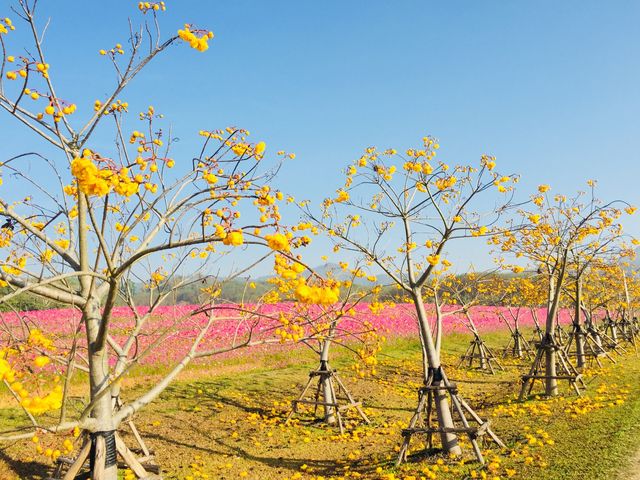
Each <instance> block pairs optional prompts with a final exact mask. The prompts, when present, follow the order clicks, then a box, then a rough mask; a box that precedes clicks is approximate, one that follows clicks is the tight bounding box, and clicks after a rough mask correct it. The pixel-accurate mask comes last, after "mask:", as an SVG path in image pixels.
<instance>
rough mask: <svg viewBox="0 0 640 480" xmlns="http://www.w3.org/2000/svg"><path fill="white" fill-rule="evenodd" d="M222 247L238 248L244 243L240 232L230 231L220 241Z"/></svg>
mask: <svg viewBox="0 0 640 480" xmlns="http://www.w3.org/2000/svg"><path fill="white" fill-rule="evenodd" d="M222 243H223V244H224V245H230V246H233V247H239V246H240V245H242V244H243V243H244V236H243V234H242V230H232V231H230V232H228V233H226V234H225V235H224V238H223V239H222Z"/></svg>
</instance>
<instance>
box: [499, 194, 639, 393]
mask: <svg viewBox="0 0 640 480" xmlns="http://www.w3.org/2000/svg"><path fill="white" fill-rule="evenodd" d="M589 186H590V191H589V192H579V193H578V194H577V195H576V196H574V197H572V198H570V197H567V196H566V195H562V194H553V193H551V189H550V187H549V186H548V185H540V186H539V187H538V191H537V193H536V194H534V195H533V196H532V198H531V200H532V201H531V204H530V205H531V208H530V209H521V210H520V211H519V217H520V220H519V221H517V223H518V224H517V226H515V227H514V226H511V227H510V228H508V229H506V230H505V231H504V232H502V233H501V234H497V235H495V236H493V237H492V238H491V241H490V243H493V244H495V245H497V246H500V250H501V252H509V253H511V254H512V255H513V257H514V260H517V259H526V260H527V261H529V262H530V263H531V267H532V269H533V270H537V271H538V273H539V275H541V276H543V277H546V284H547V285H548V295H547V302H546V303H547V314H546V315H547V318H546V322H545V328H544V335H543V338H542V339H541V341H540V342H539V343H538V345H537V354H536V357H535V359H534V361H533V364H532V367H531V369H530V371H529V373H528V374H527V375H525V376H523V385H522V389H521V391H520V398H521V399H522V398H524V397H525V396H526V394H527V393H528V392H531V390H532V388H533V385H534V383H535V381H536V380H543V381H544V383H545V394H546V395H550V396H553V395H557V394H558V380H559V379H567V380H569V382H570V383H571V385H572V386H573V387H574V388H575V390H576V392H578V387H579V384H580V383H581V378H580V376H579V374H578V373H577V371H576V370H575V369H574V368H573V367H572V366H571V365H570V364H569V362H568V360H567V358H566V354H565V353H564V350H563V349H562V345H560V344H559V342H558V341H557V339H556V338H555V336H554V335H555V333H556V327H557V325H558V322H557V316H558V312H559V308H560V305H561V301H562V298H563V296H564V295H565V293H566V292H567V286H568V285H569V284H571V283H573V285H574V289H575V291H576V292H577V294H575V295H574V298H573V304H574V306H575V312H576V314H575V319H574V325H578V324H579V323H578V322H580V318H581V311H580V304H581V300H580V290H579V288H580V278H581V275H582V274H583V272H584V271H585V270H586V269H587V268H588V266H589V265H590V264H591V262H592V261H593V260H594V259H596V258H598V257H599V256H602V255H608V254H609V252H610V251H611V250H612V249H613V248H614V245H615V241H616V239H618V238H619V237H620V235H621V233H622V227H621V225H620V224H619V222H617V220H618V219H619V218H620V216H621V215H622V213H623V210H622V209H623V208H626V209H627V211H628V213H633V210H632V208H631V207H629V206H628V205H627V204H625V203H624V202H619V201H614V202H610V203H606V204H604V203H602V202H600V201H599V200H598V199H597V198H596V197H595V193H594V182H589ZM501 261H504V258H502V259H501ZM505 265H506V266H507V267H508V268H511V269H512V270H514V271H521V270H523V269H524V267H522V266H520V265H517V264H516V265H510V264H509V262H506V261H505ZM572 271H573V273H574V276H573V282H571V273H572ZM576 332H577V331H576Z"/></svg>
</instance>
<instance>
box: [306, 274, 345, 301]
mask: <svg viewBox="0 0 640 480" xmlns="http://www.w3.org/2000/svg"><path fill="white" fill-rule="evenodd" d="M295 297H296V300H298V301H299V302H302V303H308V304H314V305H331V304H332V303H336V302H337V301H338V300H339V298H340V282H337V281H335V280H328V281H327V282H326V283H324V284H322V285H308V284H307V281H306V280H305V279H299V280H298V286H297V287H296V290H295Z"/></svg>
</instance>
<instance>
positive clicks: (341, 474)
mask: <svg viewBox="0 0 640 480" xmlns="http://www.w3.org/2000/svg"><path fill="white" fill-rule="evenodd" d="M468 341H469V338H468V337H467V336H465V335H460V334H451V335H449V336H448V337H447V341H446V343H445V347H446V355H445V362H446V364H447V372H448V375H449V377H450V378H451V379H452V380H454V381H455V382H456V383H457V384H458V386H459V389H460V393H461V395H462V396H463V397H464V398H466V399H467V400H468V401H469V403H470V404H471V405H473V406H474V408H476V409H477V411H478V412H479V413H480V414H481V416H483V417H485V418H490V419H491V421H492V428H493V429H494V430H495V431H496V433H498V435H499V436H500V437H501V438H502V439H503V440H504V442H505V443H506V444H507V446H508V448H507V449H506V450H504V451H499V450H498V449H495V448H493V446H492V445H486V447H487V448H485V450H484V453H485V457H486V458H487V465H486V466H485V467H484V468H482V467H481V466H480V465H479V464H478V463H477V462H475V461H474V459H473V458H472V455H471V449H470V447H469V444H468V442H464V445H463V449H464V452H465V456H464V457H463V459H462V460H460V459H449V458H446V457H444V456H441V455H438V454H435V455H432V456H429V457H425V456H424V455H421V452H420V450H422V448H424V444H421V440H420V439H419V438H416V440H414V441H413V442H412V450H411V452H412V456H411V457H410V462H409V463H407V464H405V465H403V466H402V467H400V468H395V467H394V460H395V458H396V456H397V450H398V447H399V445H400V440H401V436H400V431H401V429H402V428H403V427H405V426H406V424H407V422H408V421H409V418H410V417H411V414H412V410H413V408H415V405H416V398H417V394H416V389H417V388H418V386H419V382H420V370H419V368H420V355H419V348H418V345H417V343H416V342H414V341H410V340H406V339H395V340H392V341H389V342H388V344H387V345H386V347H385V348H384V350H383V352H382V354H381V355H380V366H379V368H378V374H377V375H376V376H375V377H370V378H364V379H361V378H355V375H353V374H352V373H351V372H352V370H351V369H350V362H351V359H350V356H349V355H348V354H346V353H340V352H336V353H337V355H336V360H335V362H334V366H335V367H337V368H338V369H339V372H340V374H341V376H342V377H343V379H344V380H345V381H346V383H347V384H348V386H349V387H350V388H351V390H352V393H353V394H354V395H355V396H356V397H357V399H360V400H363V401H364V404H365V408H366V413H367V415H368V416H369V418H370V419H371V420H372V423H371V425H364V424H362V423H360V422H358V421H357V419H356V417H355V416H349V420H348V422H347V432H346V433H345V434H344V435H340V434H339V432H338V431H337V427H336V428H334V427H328V426H325V425H323V424H320V423H317V422H314V421H313V418H312V415H311V412H306V413H304V412H303V413H300V414H299V415H297V416H296V417H295V420H294V421H293V422H291V423H290V424H288V425H285V424H284V418H285V416H286V414H287V412H288V409H289V405H290V400H291V399H293V398H295V397H296V396H297V394H298V393H299V391H300V390H301V388H302V386H303V385H304V384H305V383H306V381H307V378H308V377H307V375H308V372H309V370H310V369H312V368H314V367H315V366H316V365H315V359H314V358H313V356H312V355H311V353H310V352H307V351H305V350H297V351H294V352H280V353H278V354H277V355H262V356H258V357H256V356H245V357H244V358H238V359H228V360H225V361H224V362H212V363H211V364H208V365H196V366H194V367H192V368H191V369H189V370H188V371H186V372H185V373H184V374H183V375H182V377H181V378H180V380H179V381H178V382H177V383H175V384H174V385H173V386H171V387H170V388H169V389H168V390H167V391H166V392H165V393H164V394H163V395H162V396H161V398H160V399H159V400H158V401H157V402H156V403H154V404H152V405H151V406H150V407H149V408H147V409H146V410H144V411H143V412H142V413H141V414H140V415H138V417H136V419H135V423H136V425H137V427H138V429H139V430H140V431H141V433H142V435H143V436H144V438H145V439H146V441H147V443H148V444H149V445H150V447H151V448H152V449H154V450H155V451H156V456H157V460H158V463H159V464H160V465H161V467H162V473H163V476H164V477H165V478H168V479H196V478H209V479H229V480H230V479H236V478H249V479H279V480H285V479H288V480H293V479H299V478H301V479H309V480H311V479H313V480H320V479H329V478H334V479H337V478H345V479H346V478H368V479H369V478H370V479H394V478H401V479H402V478H403V479H407V480H413V479H416V480H417V479H421V478H425V479H429V478H438V479H465V478H476V477H477V478H489V479H491V480H495V479H497V478H499V479H504V478H522V479H524V478H526V479H531V480H536V479H550V480H551V479H558V480H560V479H569V480H570V479H575V480H578V479H581V480H582V479H590V480H599V479H602V480H604V479H615V478H620V479H626V478H630V473H629V471H630V469H631V468H632V467H631V462H632V461H633V459H634V457H635V455H636V450H637V449H639V448H640V447H639V445H640V385H639V382H638V379H639V378H640V358H639V357H638V356H637V355H635V354H634V353H629V354H627V355H625V356H618V357H616V360H617V363H616V364H610V362H606V363H608V364H606V365H604V368H602V369H596V370H590V371H588V372H587V375H586V377H587V378H586V381H587V382H588V391H587V393H586V394H585V395H584V396H583V398H579V399H578V398H577V397H575V396H574V395H571V394H570V392H569V389H568V388H567V385H563V386H562V388H563V393H565V394H566V396H561V397H559V398H556V399H552V400H544V399H541V398H535V397H534V398H532V399H531V400H529V401H527V402H523V403H518V402H516V401H515V395H516V393H517V390H518V387H519V374H520V373H521V372H522V371H523V369H524V368H526V362H515V361H514V360H512V359H504V361H503V364H504V366H505V369H506V371H505V372H500V373H498V374H497V375H495V376H491V375H487V374H484V373H481V372H477V371H467V370H464V369H460V370H458V369H455V368H453V366H454V365H455V364H456V363H457V357H459V355H460V354H461V353H463V352H464V350H465V348H466V346H467V342H468ZM486 341H487V343H488V344H489V345H490V346H492V347H494V349H495V350H496V351H498V349H499V347H500V346H501V345H504V344H505V343H506V341H507V337H506V333H504V332H495V333H492V334H489V335H487V337H486ZM247 358H250V360H247ZM274 367H275V368H274ZM158 373H160V372H159V371H157V370H156V369H154V368H152V367H145V368H144V369H143V370H140V371H138V372H137V373H136V376H135V378H134V379H130V380H129V381H128V384H129V385H130V386H131V387H132V389H133V390H132V391H130V392H129V393H128V394H125V398H126V396H127V395H131V394H132V393H135V391H136V390H137V389H141V388H142V387H143V386H144V385H148V384H149V383H151V382H152V381H153V378H154V377H155V375H156V374H158ZM2 405H3V408H2V409H1V410H0V418H1V419H2V423H3V424H4V425H3V429H6V427H10V426H11V425H12V424H14V423H16V422H17V421H18V418H19V414H20V413H19V412H18V411H17V410H15V409H13V408H11V407H9V406H8V405H9V403H8V402H7V401H6V399H4V400H3V401H2ZM127 438H128V439H129V440H132V439H131V436H130V435H128V436H127ZM49 466H50V465H49V464H47V463H46V459H45V458H44V457H42V456H38V455H36V454H35V451H34V448H33V444H31V442H18V443H15V444H12V445H9V446H7V447H6V448H3V449H2V450H0V478H2V479H4V478H12V479H15V478H21V479H22V478H45V477H46V475H47V470H48V467H49Z"/></svg>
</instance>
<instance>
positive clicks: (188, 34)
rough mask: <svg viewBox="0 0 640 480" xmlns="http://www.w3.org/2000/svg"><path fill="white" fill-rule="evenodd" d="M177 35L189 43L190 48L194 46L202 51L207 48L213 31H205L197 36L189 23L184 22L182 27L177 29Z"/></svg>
mask: <svg viewBox="0 0 640 480" xmlns="http://www.w3.org/2000/svg"><path fill="white" fill-rule="evenodd" d="M178 36H179V37H180V38H181V39H182V40H184V41H185V42H187V43H189V46H190V47H191V48H195V49H196V50H198V51H199V52H204V51H205V50H207V49H208V48H209V40H210V39H212V38H213V32H206V33H204V34H202V35H201V36H200V37H198V36H197V35H196V34H195V33H193V32H192V31H191V27H190V25H189V24H185V26H184V29H182V30H178Z"/></svg>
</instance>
